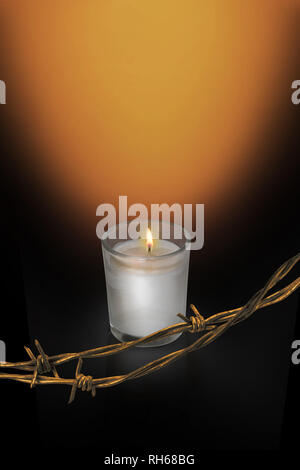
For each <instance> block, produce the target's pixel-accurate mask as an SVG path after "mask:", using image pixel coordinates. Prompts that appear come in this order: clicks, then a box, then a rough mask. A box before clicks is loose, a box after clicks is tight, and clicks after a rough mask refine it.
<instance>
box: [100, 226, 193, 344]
mask: <svg viewBox="0 0 300 470" xmlns="http://www.w3.org/2000/svg"><path fill="white" fill-rule="evenodd" d="M164 225H165V223H164V222H163V223H161V222H160V223H159V233H162V230H161V229H162V227H163V226H164ZM168 225H169V229H170V234H171V236H170V238H169V239H168V240H166V239H161V238H157V239H155V238H154V244H153V248H152V249H151V252H147V248H146V245H145V239H143V238H141V239H136V240H131V239H127V240H120V239H119V238H118V235H119V233H120V227H121V225H117V226H115V227H113V228H112V229H111V230H109V231H108V232H107V233H106V235H105V237H104V238H103V239H102V251H103V259H104V269H105V278H106V289H107V300H108V310H109V320H110V328H111V332H112V334H113V335H114V336H115V337H116V338H117V339H118V340H120V341H131V340H135V339H139V338H141V337H143V336H146V335H149V334H151V333H154V332H155V331H157V330H160V329H162V328H165V327H167V326H170V325H173V324H175V323H180V321H181V320H180V318H178V317H177V314H178V313H183V314H184V315H185V312H186V300H187V284H188V269H189V256H190V252H189V250H186V249H185V242H186V238H185V236H184V235H183V237H182V238H181V239H175V238H174V229H175V228H176V229H177V230H178V228H179V229H180V230H181V231H182V232H183V233H184V231H183V229H182V228H181V227H179V226H175V225H174V224H168ZM150 226H151V222H149V227H150ZM126 230H127V226H126ZM112 234H114V235H113V237H111V238H110V235H112ZM115 236H116V238H114V237H115ZM180 335H181V333H179V334H176V335H171V336H169V337H167V338H162V339H158V340H156V341H155V342H152V343H149V346H150V347H152V346H160V345H163V344H167V343H170V342H172V341H174V340H176V339H177V338H178V337H179V336H180ZM144 347H145V345H144Z"/></svg>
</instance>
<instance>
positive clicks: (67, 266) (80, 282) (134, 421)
mask: <svg viewBox="0 0 300 470" xmlns="http://www.w3.org/2000/svg"><path fill="white" fill-rule="evenodd" d="M297 112H298V109H297V108H296V107H295V108H291V112H290V118H291V119H290V121H289V122H288V123H286V133H285V136H286V138H285V139H283V141H282V147H281V148H277V149H276V154H275V157H274V166H273V167H272V177H271V178H269V179H268V180H266V184H265V185H264V187H263V188H262V192H261V193H257V194H249V195H248V201H247V202H246V204H245V203H244V211H243V213H239V214H228V215H227V218H226V220H224V232H223V233H222V239H223V240H222V243H221V244H220V243H219V239H218V237H215V238H212V237H211V238H209V236H207V233H206V240H207V241H206V243H205V247H204V248H203V250H202V251H199V252H192V253H191V266H190V284H189V300H190V301H193V303H195V304H196V305H197V306H198V307H199V309H200V311H201V312H203V314H204V315H209V314H211V313H214V312H217V311H221V310H222V309H224V308H231V307H235V306H239V305H241V304H243V303H244V302H246V301H247V300H248V298H249V297H250V296H251V294H253V293H254V292H255V291H256V290H257V289H259V288H260V287H261V286H262V285H263V284H264V283H265V282H266V280H267V278H268V277H269V275H271V274H272V272H273V271H274V270H275V269H276V268H277V267H278V266H279V265H280V264H281V263H282V262H283V261H285V260H286V259H287V258H289V257H290V256H292V255H294V254H295V253H296V252H297V249H298V235H299V233H298V229H299V224H298V220H297V219H298V211H297V202H298V196H299V190H298V181H297V173H296V171H295V170H296V155H297V154H298V152H299V143H298V139H297V128H296V125H294V123H296V121H297V119H298V116H297V114H296V113H297ZM1 131H2V137H1V142H2V143H4V145H3V147H2V148H3V151H4V152H5V153H4V155H5V157H6V158H7V161H9V158H10V155H11V154H13V155H17V154H18V153H21V152H24V151H25V150H24V148H23V149H21V148H20V146H19V145H16V143H15V141H14V139H12V138H11V137H10V135H9V133H7V132H6V129H5V125H2V127H1ZM270 152H273V153H274V149H273V148H272V147H271V148H270ZM283 154H284V158H283ZM276 156H277V162H278V166H276V164H275V163H276ZM12 170H13V166H10V165H6V166H5V172H6V173H5V178H4V180H3V186H2V189H3V193H4V194H3V197H2V204H3V209H2V222H3V230H2V236H3V238H4V240H3V242H2V273H3V282H2V305H3V311H2V312H3V313H2V321H1V339H3V340H4V341H5V342H6V344H7V359H8V360H9V361H16V360H20V359H23V358H25V352H24V350H23V346H22V345H23V344H32V342H33V339H34V338H35V337H38V338H39V340H40V341H41V343H42V345H43V347H44V348H45V350H46V352H47V353H48V354H55V353H58V352H63V351H77V350H80V349H85V348H90V347H95V346H97V345H100V344H107V342H111V341H112V337H111V335H110V333H109V330H108V317H107V306H106V295H105V287H104V286H105V283H104V272H103V267H102V258H101V249H100V244H99V241H98V240H97V239H96V240H94V239H92V240H91V244H90V245H89V246H85V247H84V249H82V246H80V240H76V239H75V240H73V243H72V244H71V245H70V244H69V243H67V241H68V240H69V234H70V230H71V228H72V227H68V225H67V223H63V221H61V220H59V221H58V222H59V223H57V220H56V215H55V212H53V208H51V207H50V206H49V205H47V201H46V200H43V199H42V198H40V199H36V198H34V197H33V194H34V190H33V189H32V188H31V189H30V190H29V188H28V186H26V184H25V183H23V184H20V181H18V184H16V182H14V178H13V175H14V172H13V171H12ZM13 183H15V184H13ZM206 210H207V212H208V211H209V208H206ZM95 225H96V220H95ZM206 232H208V233H209V221H208V227H207V228H206ZM224 240H225V241H224ZM77 249H78V253H79V254H78V253H77ZM295 275H296V271H292V273H291V274H290V275H289V279H287V280H286V281H285V282H288V280H292V279H294V277H295ZM282 285H284V284H282ZM297 309H298V295H297V294H294V295H293V296H291V297H290V298H288V299H287V300H285V301H284V302H283V303H281V304H278V305H276V306H273V307H270V308H268V309H265V310H263V311H260V312H257V313H256V314H255V315H254V317H252V318H251V319H249V320H248V321H247V322H245V323H243V324H240V325H238V326H236V327H234V328H232V330H230V331H228V332H227V333H226V335H224V336H223V337H222V338H220V339H219V340H218V341H217V342H216V343H214V344H212V345H210V346H208V347H207V348H205V349H203V350H201V351H199V352H197V353H194V354H192V355H190V356H188V357H186V358H184V359H182V360H181V361H179V362H178V363H175V364H174V365H172V366H170V367H169V368H167V369H165V370H162V371H160V372H158V373H156V374H155V375H153V376H149V377H146V378H144V379H140V380H137V381H133V382H131V383H126V384H124V385H121V386H119V387H116V388H111V389H107V390H98V392H97V397H96V398H95V399H92V398H91V396H90V395H89V394H83V393H80V392H78V396H77V400H76V401H75V403H73V404H72V405H71V406H67V405H66V403H67V400H68V396H69V392H70V390H69V389H66V388H65V387H62V386H56V387H43V388H39V389H37V390H34V391H31V390H29V387H28V386H26V385H23V384H16V383H10V382H6V381H5V382H1V399H2V403H6V408H7V409H8V410H9V413H8V414H7V416H5V415H4V416H3V415H2V419H1V422H2V425H3V428H2V429H5V432H4V433H3V435H2V436H1V439H2V442H3V441H4V442H5V443H6V444H10V443H11V442H13V441H14V442H19V443H22V445H24V446H25V445H26V442H27V441H28V443H30V442H31V441H32V436H34V439H35V441H36V440H37V439H38V440H39V441H40V445H41V446H42V448H43V447H49V448H51V447H53V446H54V445H55V446H56V447H57V446H58V447H60V446H61V447H77V446H80V447H94V448H97V449H98V452H99V457H100V456H103V457H104V456H106V455H109V454H110V452H113V453H114V454H117V453H119V455H135V454H139V455H145V454H147V453H164V454H166V453H169V452H176V453H178V452H182V453H187V452H188V453H195V454H196V455H197V452H199V451H201V450H210V449H215V450H278V449H289V448H291V449H292V448H293V442H294V441H295V440H296V439H297V435H295V434H294V430H293V428H292V427H291V423H297V420H298V417H299V413H300V412H299V404H298V403H297V401H296V398H295V397H296V395H295V394H296V391H297V388H296V385H295V382H296V379H297V374H298V373H299V372H298V370H297V367H296V366H292V365H291V361H290V357H291V343H292V341H293V339H296V338H299V321H298V327H297V328H298V330H297V331H296V330H295V322H296V317H297ZM192 340H193V338H192V337H191V336H189V335H186V336H185V337H182V338H181V339H180V340H179V341H178V342H177V343H175V344H173V345H169V346H165V347H163V348H160V349H154V350H151V349H149V350H132V351H130V352H127V353H124V354H123V355H122V356H119V357H118V356H116V357H112V358H109V359H102V360H98V361H86V363H85V371H86V372H87V370H88V371H89V373H91V374H92V375H94V376H103V375H114V374H119V373H122V372H125V371H128V370H131V369H132V368H135V367H138V365H140V364H142V363H144V362H146V361H149V360H150V359H152V358H153V359H154V358H155V357H157V355H160V354H162V353H167V352H169V351H171V350H173V349H174V348H175V347H179V346H181V345H185V344H187V343H188V342H190V341H192ZM73 373H74V364H71V365H70V366H68V367H66V368H65V374H66V375H68V374H70V376H71V375H73ZM24 423H26V429H27V431H26V433H24ZM129 426H130V431H129V429H128V427H129ZM100 442H101V446H100ZM99 446H100V447H99Z"/></svg>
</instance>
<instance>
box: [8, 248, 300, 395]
mask: <svg viewBox="0 0 300 470" xmlns="http://www.w3.org/2000/svg"><path fill="white" fill-rule="evenodd" d="M299 260H300V253H298V254H297V255H295V256H293V257H292V258H290V259H289V260H288V261H286V262H285V263H283V264H282V265H281V266H280V267H279V268H278V269H277V270H276V271H275V273H274V274H273V275H272V276H271V277H270V278H269V280H268V282H267V283H266V284H265V286H264V287H263V288H262V289H260V290H259V291H258V292H256V293H255V294H254V295H253V296H252V297H251V298H250V299H249V301H248V302H247V303H246V304H245V305H244V306H243V307H239V308H235V309H232V310H226V311H224V312H220V313H217V314H215V315H211V316H210V317H208V318H204V317H203V316H202V315H201V314H200V312H199V311H198V310H197V308H196V307H195V306H194V305H193V304H192V305H191V309H192V312H193V315H192V316H190V317H189V318H187V317H186V316H184V315H182V314H181V313H179V314H178V316H179V317H180V318H181V320H182V322H181V323H176V324H174V325H172V326H169V327H167V328H164V329H162V330H159V331H157V332H155V333H153V334H151V335H148V336H145V337H143V338H140V339H138V340H135V341H128V342H126V343H117V344H113V345H107V346H102V347H99V348H94V349H89V350H86V351H81V352H78V353H65V354H58V355H55V356H48V355H46V354H45V352H44V350H43V348H42V347H41V345H40V343H39V342H38V341H37V340H35V346H36V348H37V350H38V353H39V354H38V356H37V357H35V355H34V354H33V352H32V351H31V350H30V348H28V347H26V346H25V349H26V351H27V354H28V355H29V357H30V361H23V362H17V363H0V369H6V368H13V369H19V370H23V371H29V372H32V373H31V374H12V373H2V372H1V373H0V379H10V380H14V381H17V382H23V383H29V384H30V386H31V387H34V386H36V385H55V384H60V385H67V386H71V394H70V399H69V403H72V402H73V401H74V398H75V395H76V391H77V390H78V389H81V390H82V391H89V392H91V393H92V396H95V394H96V389H97V388H105V387H112V386H116V385H118V384H121V383H123V382H125V381H127V380H133V379H137V378H140V377H143V376H145V375H148V374H150V373H153V372H155V371H157V370H159V369H161V368H163V367H165V366H167V365H168V364H171V363H173V362H175V361H176V360H178V359H179V358H181V357H183V356H185V355H186V354H188V353H190V352H193V351H196V350H198V349H201V348H202V347H205V346H207V345H209V344H210V343H212V342H213V341H215V340H216V339H217V338H219V337H220V336H221V335H222V334H224V332H225V331H227V330H228V329H229V328H230V327H231V326H233V325H236V324H238V323H239V322H241V321H244V320H246V319H247V318H249V317H250V316H251V315H253V313H254V312H255V311H256V310H258V309H261V308H265V307H268V306H270V305H273V304H275V303H278V302H281V301H282V300H284V299H286V298H287V297H288V296H289V295H291V294H292V293H293V292H295V291H296V290H297V289H298V287H299V286H300V277H298V278H296V279H295V280H294V281H293V282H291V283H290V284H289V285H288V286H286V287H284V288H282V289H280V290H278V291H277V292H274V293H273V294H270V295H268V296H267V297H266V294H267V293H268V292H269V291H270V290H271V289H272V288H273V287H274V286H275V285H276V284H277V283H278V282H280V281H281V280H282V279H283V278H284V277H285V276H286V275H287V274H288V273H289V272H290V270H291V269H292V268H293V267H294V266H295V264H296V263H297V262H298V261H299ZM180 332H189V333H192V334H199V335H200V336H199V338H198V339H196V341H194V342H193V343H192V344H190V345H189V346H187V347H185V348H183V349H179V350H177V351H174V352H172V353H170V354H167V355H165V356H162V357H160V358H158V359H156V360H154V361H152V362H149V363H148V364H145V365H143V366H141V367H139V368H137V369H135V370H133V371H131V372H129V373H128V374H124V375H119V376H112V377H103V378H96V379H94V378H92V377H91V376H90V375H87V376H86V375H84V374H82V373H81V368H82V363H83V359H87V358H99V357H104V356H108V355H112V354H117V353H120V352H123V351H125V350H127V349H130V348H132V347H134V346H136V345H141V344H146V343H150V342H151V341H154V340H157V339H158V338H165V337H167V336H170V335H173V334H176V333H180ZM73 360H77V361H78V363H77V367H76V371H75V378H69V379H65V378H63V377H60V376H59V375H58V372H57V370H56V367H57V366H61V365H63V364H64V363H66V362H70V361H73ZM49 372H52V374H53V377H50V376H46V375H45V374H47V373H49Z"/></svg>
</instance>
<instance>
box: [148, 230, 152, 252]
mask: <svg viewBox="0 0 300 470" xmlns="http://www.w3.org/2000/svg"><path fill="white" fill-rule="evenodd" d="M146 245H147V248H148V251H150V250H151V249H152V247H153V237H152V232H151V230H150V228H148V230H147V236H146Z"/></svg>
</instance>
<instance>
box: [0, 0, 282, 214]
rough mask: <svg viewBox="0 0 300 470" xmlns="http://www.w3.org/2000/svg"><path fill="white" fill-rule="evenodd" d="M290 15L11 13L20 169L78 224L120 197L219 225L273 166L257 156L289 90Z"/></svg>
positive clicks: (231, 8) (176, 6) (132, 9)
mask: <svg viewBox="0 0 300 470" xmlns="http://www.w3.org/2000/svg"><path fill="white" fill-rule="evenodd" d="M288 4H289V2H287V1H286V0H280V1H279V0H278V1H276V0H273V1H269V0H265V1H264V0H252V1H249V2H241V1H240V0H227V1H226V2H225V1H224V2H220V1H216V0H209V1H206V2H202V1H201V2H200V1H199V0H188V1H187V0H163V1H162V0H153V1H151V2H148V1H143V0H126V1H125V0H124V1H119V0H110V1H99V0H89V1H88V2H62V1H61V0H51V1H46V0H43V1H40V0H26V1H23V0H22V1H10V2H5V3H3V4H2V6H1V12H2V16H3V18H5V20H4V19H3V21H5V25H6V27H5V31H3V33H2V34H3V35H4V36H5V38H6V42H7V45H8V46H7V51H8V59H7V60H9V61H10V62H9V67H10V70H11V76H12V79H11V82H10V90H9V104H8V105H7V106H11V108H12V110H13V112H14V115H15V116H18V118H19V122H20V123H21V125H22V127H23V129H24V132H26V134H27V138H28V139H29V141H30V142H31V143H32V147H33V148H34V149H36V152H35V155H34V156H32V157H31V158H30V159H28V161H27V162H25V166H24V167H25V168H27V170H28V171H29V172H30V173H33V174H35V175H38V178H39V180H40V181H41V182H42V183H41V184H42V185H43V187H46V188H48V190H51V192H52V197H53V198H54V199H55V200H57V201H59V204H57V206H59V207H66V208H70V207H72V208H74V207H76V211H77V212H76V217H78V216H79V213H81V214H94V213H95V209H96V207H97V206H98V205H99V204H100V203H102V202H110V203H116V202H117V198H118V195H122V194H126V195H128V199H129V202H130V203H134V202H141V203H145V204H150V203H155V202H167V203H173V202H175V201H178V202H181V203H196V202H198V203H205V204H207V205H208V206H209V210H210V211H212V210H213V208H214V207H215V206H216V205H220V204H222V203H223V202H224V198H225V197H228V196H229V195H231V196H232V197H234V194H235V192H236V191H237V192H238V188H239V187H240V186H243V185H245V184H246V183H247V182H248V181H250V180H251V179H253V180H255V176H256V172H257V171H263V168H264V165H266V164H267V162H264V161H260V162H257V161H256V160H255V146H256V145H257V143H258V142H259V140H260V139H263V138H264V129H265V127H264V126H265V125H266V123H268V121H269V120H271V117H272V113H273V110H274V107H276V105H275V103H276V102H277V100H278V96H279V94H278V93H279V92H278V90H284V86H286V87H287V90H288V88H289V83H287V84H285V85H284V83H285V78H286V77H285V75H284V74H285V73H286V62H285V61H286V57H287V51H288V48H289V47H290V43H289V35H288V31H289V27H290V23H289V17H288ZM146 162H147V164H146ZM145 194H146V195H147V197H146V198H145ZM78 209H79V213H78ZM72 210H73V209H72ZM72 213H74V212H72Z"/></svg>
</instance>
